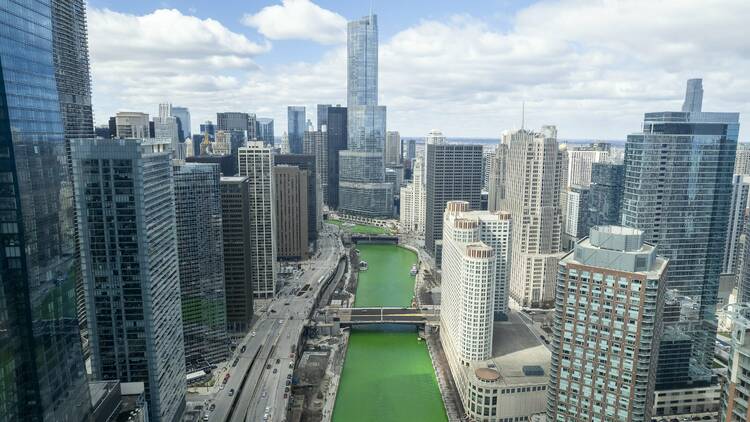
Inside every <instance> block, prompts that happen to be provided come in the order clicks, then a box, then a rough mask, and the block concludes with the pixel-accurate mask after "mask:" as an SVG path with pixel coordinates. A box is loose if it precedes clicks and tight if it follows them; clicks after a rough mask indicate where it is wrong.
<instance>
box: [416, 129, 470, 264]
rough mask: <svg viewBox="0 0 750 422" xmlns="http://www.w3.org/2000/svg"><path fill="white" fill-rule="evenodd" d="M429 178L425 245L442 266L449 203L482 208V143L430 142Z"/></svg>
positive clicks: (427, 183) (428, 158) (428, 149)
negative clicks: (444, 227)
mask: <svg viewBox="0 0 750 422" xmlns="http://www.w3.org/2000/svg"><path fill="white" fill-rule="evenodd" d="M425 179H426V186H425V187H426V195H425V199H426V202H425V248H426V249H427V253H429V254H430V255H432V257H433V258H435V261H436V263H437V265H438V266H440V257H441V249H442V237H443V211H444V210H445V206H446V204H448V202H449V201H466V202H468V203H469V208H470V209H472V210H478V209H479V208H480V205H481V204H480V203H481V192H482V146H481V145H458V144H446V143H430V144H427V162H426V164H425Z"/></svg>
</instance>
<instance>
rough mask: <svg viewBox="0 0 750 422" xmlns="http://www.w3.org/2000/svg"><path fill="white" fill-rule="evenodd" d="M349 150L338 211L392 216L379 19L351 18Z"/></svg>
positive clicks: (342, 156)
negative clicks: (380, 84)
mask: <svg viewBox="0 0 750 422" xmlns="http://www.w3.org/2000/svg"><path fill="white" fill-rule="evenodd" d="M347 35H348V41H347V46H348V62H347V120H348V121H347V134H348V142H347V148H348V149H347V150H344V151H340V152H339V198H338V199H339V210H340V211H342V212H344V213H349V214H355V215H362V216H367V217H391V216H392V215H393V188H392V185H391V184H390V183H386V182H385V164H384V156H383V155H384V149H385V106H379V105H378V21H377V16H375V15H370V16H365V17H363V18H361V19H359V20H356V21H353V22H349V25H348V28H347Z"/></svg>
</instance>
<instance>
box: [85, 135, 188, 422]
mask: <svg viewBox="0 0 750 422" xmlns="http://www.w3.org/2000/svg"><path fill="white" fill-rule="evenodd" d="M169 147H170V145H169V143H168V141H167V140H163V139H95V140H74V141H72V143H71V151H72V156H73V176H74V186H75V195H76V201H75V203H76V207H77V211H78V212H77V215H78V232H79V238H80V250H81V268H82V272H83V280H84V291H85V294H86V309H87V312H86V313H87V317H88V323H89V337H90V342H91V351H92V359H91V364H92V371H93V374H94V378H95V379H99V380H107V379H119V380H120V381H122V382H133V381H137V382H143V383H144V384H145V388H146V390H145V391H146V397H147V400H148V409H149V418H150V419H151V420H156V421H170V422H176V421H180V420H182V414H183V412H184V409H185V395H186V393H187V391H186V388H187V386H186V380H185V350H184V348H183V344H184V343H183V332H182V317H181V309H180V296H179V294H176V293H177V292H179V291H180V276H179V271H178V255H177V239H176V230H175V199H174V186H173V182H172V174H171V173H172V168H171V164H170V162H171V151H170V149H169Z"/></svg>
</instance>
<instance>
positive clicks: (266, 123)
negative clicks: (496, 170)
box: [255, 117, 275, 146]
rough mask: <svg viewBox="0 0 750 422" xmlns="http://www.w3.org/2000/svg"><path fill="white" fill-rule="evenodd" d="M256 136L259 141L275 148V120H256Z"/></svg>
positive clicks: (262, 118)
mask: <svg viewBox="0 0 750 422" xmlns="http://www.w3.org/2000/svg"><path fill="white" fill-rule="evenodd" d="M256 122H257V123H256V130H255V135H256V136H257V138H258V140H259V141H262V142H263V144H265V145H270V146H273V144H274V143H275V140H274V134H273V119H268V118H264V117H259V118H258V120H256Z"/></svg>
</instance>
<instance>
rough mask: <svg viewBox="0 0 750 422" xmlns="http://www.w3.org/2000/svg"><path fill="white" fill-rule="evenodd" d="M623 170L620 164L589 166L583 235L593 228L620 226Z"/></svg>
mask: <svg viewBox="0 0 750 422" xmlns="http://www.w3.org/2000/svg"><path fill="white" fill-rule="evenodd" d="M624 170H625V166H624V165H622V164H613V163H593V164H591V186H590V188H589V198H588V211H587V213H586V227H585V228H584V231H583V233H588V231H589V229H591V228H592V227H594V226H611V225H619V224H620V220H621V218H622V217H621V215H620V209H621V206H622V189H623V186H622V183H623V180H622V179H623V174H624Z"/></svg>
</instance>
